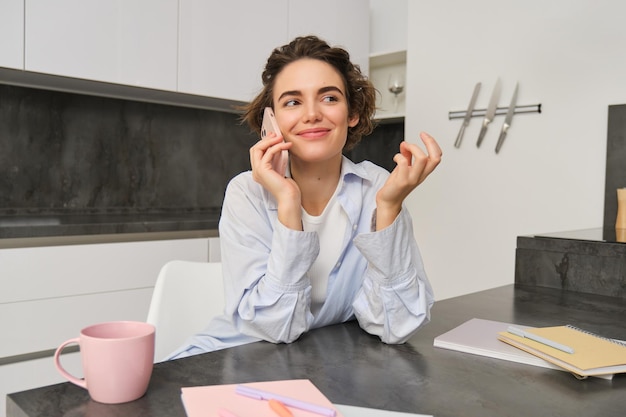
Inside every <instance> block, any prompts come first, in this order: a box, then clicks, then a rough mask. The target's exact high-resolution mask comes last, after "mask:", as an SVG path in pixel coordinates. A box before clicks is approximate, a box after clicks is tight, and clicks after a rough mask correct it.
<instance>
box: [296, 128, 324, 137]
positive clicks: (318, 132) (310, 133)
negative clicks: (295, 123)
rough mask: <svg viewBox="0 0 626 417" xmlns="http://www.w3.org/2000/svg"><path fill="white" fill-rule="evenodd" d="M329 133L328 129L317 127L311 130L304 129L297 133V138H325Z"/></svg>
mask: <svg viewBox="0 0 626 417" xmlns="http://www.w3.org/2000/svg"><path fill="white" fill-rule="evenodd" d="M328 132H330V129H326V128H322V127H318V128H312V129H305V130H302V131H300V132H298V136H300V137H303V138H305V139H317V138H321V137H323V136H325V135H326V134H328Z"/></svg>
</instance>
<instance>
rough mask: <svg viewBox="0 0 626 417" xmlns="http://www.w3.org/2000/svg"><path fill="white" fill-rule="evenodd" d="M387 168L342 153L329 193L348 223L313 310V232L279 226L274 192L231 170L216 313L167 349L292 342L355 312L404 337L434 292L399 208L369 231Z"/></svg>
mask: <svg viewBox="0 0 626 417" xmlns="http://www.w3.org/2000/svg"><path fill="white" fill-rule="evenodd" d="M388 176H389V173H388V172H387V171H386V170H385V169H383V168H381V167H379V166H377V165H375V164H372V163H371V162H367V161H365V162H361V163H359V164H354V163H353V162H351V161H350V160H349V159H347V158H345V157H344V159H343V163H342V184H340V189H339V190H338V193H337V200H338V202H339V204H340V205H341V207H342V209H343V210H344V211H345V213H346V214H347V216H348V222H349V227H347V228H346V232H345V236H344V237H343V243H342V251H341V255H340V257H339V259H338V260H337V263H336V265H335V267H334V268H333V269H332V271H331V273H330V275H329V277H328V286H327V296H326V301H325V302H324V304H323V305H322V307H321V309H320V310H319V312H317V313H316V315H313V314H312V313H311V309H310V305H311V283H310V280H309V278H308V277H307V271H308V270H309V268H310V267H311V265H312V264H313V262H314V261H315V259H316V257H317V255H318V253H319V240H318V236H317V234H316V233H315V232H303V231H296V230H292V229H289V228H287V227H285V226H283V225H282V224H281V223H280V222H279V221H278V218H277V205H276V201H275V200H274V198H273V197H272V195H271V194H270V193H269V192H268V191H267V190H265V189H264V188H263V187H262V186H261V185H259V184H258V183H257V182H255V181H254V180H253V179H252V173H251V172H250V171H248V172H244V173H241V174H239V175H238V176H236V177H235V178H233V179H232V180H231V182H230V183H229V185H228V187H227V190H226V195H225V198H224V205H223V209H222V215H221V219H220V224H219V232H220V243H221V254H222V268H223V274H224V283H225V296H226V307H225V311H224V315H222V316H219V317H217V318H215V319H213V320H211V321H210V322H209V323H208V326H207V327H206V329H205V330H204V331H202V332H201V333H199V334H196V335H193V336H192V337H191V338H190V339H189V340H188V341H187V343H186V344H185V345H184V346H182V347H181V348H179V349H178V350H177V351H175V352H174V353H173V354H172V355H171V356H170V358H171V359H174V358H179V357H184V356H189V355H193V354H197V353H202V352H208V351H212V350H217V349H223V348H227V347H231V346H236V345H240V344H244V343H250V342H254V341H259V340H266V341H270V342H274V343H290V342H293V341H295V340H297V339H298V337H299V336H300V335H301V334H303V333H305V332H306V331H308V330H310V329H313V328H317V327H322V326H327V325H330V324H336V323H341V322H345V321H348V320H352V319H354V318H356V320H358V323H359V325H360V326H361V328H363V329H364V330H365V331H366V332H368V333H371V334H373V335H377V336H379V337H380V339H381V340H382V341H383V342H385V343H403V342H405V341H406V340H407V339H408V338H409V337H411V336H412V335H413V334H414V333H415V332H416V331H417V329H418V328H419V327H420V326H422V325H423V324H425V323H426V322H428V320H429V318H430V308H431V307H432V304H433V301H434V298H433V293H432V289H431V286H430V283H429V282H428V278H427V277H426V273H425V271H424V266H423V263H422V259H421V255H420V252H419V249H418V246H417V242H416V241H415V237H414V234H413V226H412V220H411V216H410V215H409V213H408V211H407V209H406V208H403V209H402V211H401V213H400V214H399V215H398V217H397V218H396V220H395V221H394V223H393V224H391V225H390V226H389V227H387V228H385V229H383V230H380V231H374V230H375V224H374V223H375V212H376V192H377V191H378V190H379V189H380V188H381V187H382V185H383V184H384V182H385V181H386V179H387V177H388Z"/></svg>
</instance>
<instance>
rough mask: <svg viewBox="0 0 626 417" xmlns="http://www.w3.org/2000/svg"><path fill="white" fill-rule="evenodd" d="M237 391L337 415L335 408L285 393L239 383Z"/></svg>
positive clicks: (321, 413) (253, 396) (294, 406)
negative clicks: (290, 396)
mask: <svg viewBox="0 0 626 417" xmlns="http://www.w3.org/2000/svg"><path fill="white" fill-rule="evenodd" d="M235 392H236V393H237V394H240V395H245V396H246V397H250V398H254V399H256V400H268V401H269V400H272V399H273V400H277V401H280V402H281V403H283V404H284V405H286V406H289V407H293V408H299V409H300V410H305V411H310V412H312V413H315V414H319V415H322V416H326V417H335V415H337V412H336V411H335V409H334V408H330V407H324V406H322V405H317V404H311V403H308V402H306V401H300V400H297V399H295V398H289V397H285V396H284V395H278V394H274V393H271V392H267V391H262V390H260V389H256V388H252V387H248V386H245V385H237V387H236V388H235Z"/></svg>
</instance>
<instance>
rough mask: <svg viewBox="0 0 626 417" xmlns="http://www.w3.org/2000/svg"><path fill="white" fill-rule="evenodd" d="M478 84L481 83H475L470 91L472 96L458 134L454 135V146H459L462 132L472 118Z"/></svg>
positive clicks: (478, 89)
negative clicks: (472, 90)
mask: <svg viewBox="0 0 626 417" xmlns="http://www.w3.org/2000/svg"><path fill="white" fill-rule="evenodd" d="M480 86H481V83H476V85H475V86H474V92H473V93H472V98H471V99H470V102H469V105H468V106H467V111H466V112H465V118H464V119H463V123H462V124H461V129H459V134H458V135H457V136H456V141H454V147H455V148H458V147H460V146H461V140H463V132H465V128H466V127H467V125H469V122H470V119H471V118H472V112H473V111H474V105H475V104H476V99H477V98H478V92H479V91H480Z"/></svg>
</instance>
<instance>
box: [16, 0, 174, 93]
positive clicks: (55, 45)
mask: <svg viewBox="0 0 626 417" xmlns="http://www.w3.org/2000/svg"><path fill="white" fill-rule="evenodd" d="M25 15H26V17H25V22H26V23H25V25H26V28H25V33H26V41H25V43H26V46H25V56H26V59H25V69H26V70H27V71H34V72H42V73H48V74H55V75H63V76H69V77H75V78H83V79H88V80H96V81H105V82H111V83H117V84H126V85H133V86H140V87H151V88H158V89H163V90H171V91H175V90H176V61H177V50H176V49H177V45H176V39H177V25H178V22H177V15H178V1H177V0H128V1H109V0H57V1H48V0H28V1H27V2H26V8H25Z"/></svg>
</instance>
